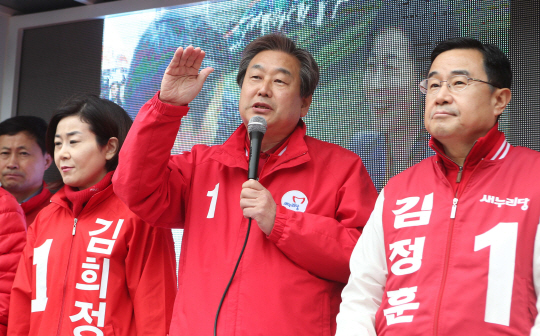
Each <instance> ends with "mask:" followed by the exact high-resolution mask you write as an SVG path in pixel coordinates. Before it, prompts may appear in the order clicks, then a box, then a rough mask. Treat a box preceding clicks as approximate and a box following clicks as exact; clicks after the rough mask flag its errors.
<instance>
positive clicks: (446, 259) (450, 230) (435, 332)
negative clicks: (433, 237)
mask: <svg viewBox="0 0 540 336" xmlns="http://www.w3.org/2000/svg"><path fill="white" fill-rule="evenodd" d="M474 145H476V141H475V142H474V144H473V147H474ZM471 150H472V147H471ZM435 151H436V152H437V153H438V154H439V155H441V156H444V157H446V158H447V159H448V160H450V161H451V162H453V163H454V164H455V165H456V166H458V167H459V171H458V174H457V177H456V184H457V187H456V192H455V194H454V198H453V199H452V210H451V211H450V227H449V228H448V236H447V238H446V252H445V255H444V268H443V275H442V280H441V286H440V287H439V294H438V297H437V301H436V305H435V315H434V319H433V320H434V323H433V335H435V336H437V335H438V334H439V330H438V329H439V316H440V312H441V304H442V297H443V294H444V289H445V286H446V278H447V276H448V262H449V260H450V250H451V246H452V244H451V242H452V236H453V235H454V220H455V218H456V212H457V204H458V192H459V190H460V186H461V185H460V182H461V176H462V174H463V166H464V165H465V162H466V161H467V157H468V156H469V154H468V153H467V156H465V160H463V166H460V165H458V164H457V163H456V162H455V161H454V160H452V159H450V158H449V157H448V156H447V155H445V154H442V153H440V152H439V151H438V150H437V149H435ZM469 153H470V151H469ZM478 164H480V163H478ZM478 164H477V165H476V167H478ZM476 167H475V169H474V170H476ZM474 170H473V172H471V175H472V173H474Z"/></svg>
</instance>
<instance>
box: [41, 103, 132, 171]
mask: <svg viewBox="0 0 540 336" xmlns="http://www.w3.org/2000/svg"><path fill="white" fill-rule="evenodd" d="M70 116H79V118H80V119H81V121H83V122H85V123H88V124H89V125H90V131H92V133H94V134H95V135H96V140H97V143H98V145H100V146H102V147H103V146H105V145H106V144H107V142H108V141H109V139H110V138H112V137H115V138H118V151H117V152H116V154H115V156H114V157H113V158H112V159H110V160H109V161H107V163H106V165H105V168H106V169H107V171H108V172H110V171H113V170H115V169H116V166H118V153H119V152H120V149H121V148H122V144H123V143H124V140H125V139H126V136H127V133H128V131H129V129H130V127H131V124H132V123H133V122H132V121H131V118H130V117H129V116H128V114H127V113H126V111H124V109H123V108H121V107H120V106H118V105H117V104H115V103H113V102H112V101H110V100H107V99H102V98H99V97H97V96H95V95H77V96H74V97H72V98H70V99H68V100H67V101H66V102H64V103H63V105H62V106H60V108H58V109H57V110H56V112H55V114H54V115H53V116H52V118H51V121H50V122H49V128H48V129H47V136H46V144H47V150H48V151H49V154H51V156H53V157H54V137H55V135H56V128H57V126H58V123H60V120H62V119H64V118H66V117H70Z"/></svg>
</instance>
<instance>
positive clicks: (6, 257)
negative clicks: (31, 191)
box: [0, 188, 26, 336]
mask: <svg viewBox="0 0 540 336" xmlns="http://www.w3.org/2000/svg"><path fill="white" fill-rule="evenodd" d="M0 223H1V225H0V336H5V335H6V333H7V323H8V312H9V293H10V292H11V286H13V278H15V271H16V270H17V265H18V264H19V259H20V257H21V253H22V250H23V248H24V244H25V243H26V224H25V221H24V212H23V210H22V208H21V206H20V205H19V203H17V200H16V199H15V197H13V196H12V195H11V194H10V193H9V192H7V191H6V190H5V189H4V188H0Z"/></svg>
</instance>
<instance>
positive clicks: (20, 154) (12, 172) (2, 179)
mask: <svg viewBox="0 0 540 336" xmlns="http://www.w3.org/2000/svg"><path fill="white" fill-rule="evenodd" d="M46 131H47V123H46V122H45V120H43V119H41V118H38V117H33V116H16V117H13V118H9V119H7V120H4V121H3V122H1V123H0V183H2V188H4V189H6V190H7V191H9V192H10V193H11V194H12V195H13V196H15V198H16V199H17V201H18V202H19V204H21V206H22V208H23V210H24V213H25V215H26V224H27V225H30V224H32V222H33V221H34V219H35V218H36V216H37V214H38V213H39V211H40V210H41V209H43V208H44V207H45V206H47V205H48V204H49V203H50V199H51V197H52V193H51V192H50V191H49V189H48V188H47V185H46V184H45V182H44V181H43V175H44V174H45V171H46V170H47V169H48V168H49V166H50V165H51V163H52V158H51V156H50V155H49V153H47V150H46V148H45V132H46Z"/></svg>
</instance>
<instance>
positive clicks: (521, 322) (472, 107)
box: [337, 38, 540, 336]
mask: <svg viewBox="0 0 540 336" xmlns="http://www.w3.org/2000/svg"><path fill="white" fill-rule="evenodd" d="M511 81H512V72H511V69H510V62H509V61H508V59H507V58H506V56H505V55H504V54H503V53H502V52H501V51H500V50H499V49H498V48H497V47H495V46H493V45H488V44H486V45H484V44H482V43H480V42H479V41H477V40H474V39H470V38H455V39H450V40H446V41H443V42H441V43H440V44H438V45H437V47H436V48H435V49H434V51H433V52H432V54H431V68H430V70H429V74H428V78H427V79H425V80H423V81H422V82H421V83H420V90H421V91H422V92H423V93H425V94H426V104H425V105H426V107H425V126H426V129H427V130H428V132H429V133H430V134H431V136H432V138H431V141H430V146H431V148H433V150H434V151H435V153H436V155H434V156H432V157H430V158H427V159H425V160H423V161H422V162H420V163H418V164H417V165H415V166H413V167H412V168H410V169H408V170H406V171H404V172H403V173H401V174H399V175H397V176H395V177H393V178H392V179H390V181H389V182H388V184H387V185H386V187H385V188H384V189H383V191H382V192H381V194H380V195H379V198H378V200H377V203H376V205H375V210H374V211H373V213H372V215H371V218H370V220H369V222H368V224H367V225H366V227H365V228H364V233H363V235H362V237H361V238H360V240H359V241H358V244H357V245H356V247H355V250H354V252H353V254H352V257H351V263H350V267H351V276H350V278H349V282H348V284H347V286H346V287H345V289H344V290H343V293H342V298H343V301H342V303H341V306H340V313H339V315H338V317H337V323H338V330H337V335H338V336H344V335H408V336H411V335H441V336H442V335H452V336H454V335H475V334H476V335H502V334H504V335H528V334H531V335H540V327H535V319H536V317H537V314H538V308H537V296H538V294H537V293H538V292H539V291H540V239H537V228H538V225H539V224H538V222H539V218H540V204H539V202H540V183H539V179H538V177H537V174H538V173H537V172H538V171H539V170H540V154H539V153H537V152H535V151H532V150H529V149H527V148H521V147H514V146H511V145H510V144H509V143H507V141H506V139H505V136H504V134H503V133H501V132H500V131H499V130H498V125H497V120H498V118H499V116H500V115H501V113H502V112H503V111H504V109H505V108H506V106H507V104H508V103H509V101H510V99H511V92H510V85H511ZM525 167H526V169H523V168H525ZM537 240H538V242H537Z"/></svg>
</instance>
